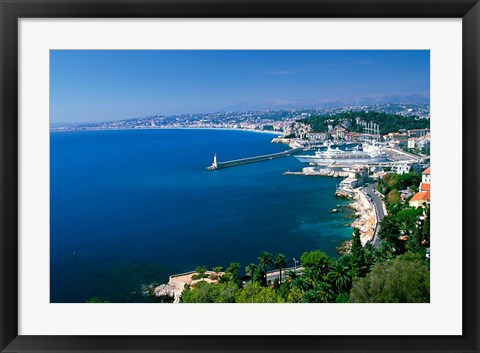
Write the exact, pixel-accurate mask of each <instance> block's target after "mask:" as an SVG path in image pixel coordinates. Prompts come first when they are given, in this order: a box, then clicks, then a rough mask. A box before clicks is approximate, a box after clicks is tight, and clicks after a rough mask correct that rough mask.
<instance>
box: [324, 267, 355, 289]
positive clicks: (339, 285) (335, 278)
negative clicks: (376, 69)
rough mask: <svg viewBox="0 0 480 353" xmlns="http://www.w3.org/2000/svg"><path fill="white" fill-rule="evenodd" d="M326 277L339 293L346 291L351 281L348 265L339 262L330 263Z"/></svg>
mask: <svg viewBox="0 0 480 353" xmlns="http://www.w3.org/2000/svg"><path fill="white" fill-rule="evenodd" d="M328 278H329V279H330V280H331V282H332V283H333V284H334V285H335V288H336V289H337V291H338V292H339V293H341V292H345V291H347V290H348V287H349V286H350V284H351V281H352V278H351V276H350V273H349V271H348V267H345V266H343V265H342V264H341V263H339V262H336V263H335V264H333V265H332V269H331V271H330V272H329V273H328Z"/></svg>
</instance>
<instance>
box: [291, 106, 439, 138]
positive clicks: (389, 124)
mask: <svg viewBox="0 0 480 353" xmlns="http://www.w3.org/2000/svg"><path fill="white" fill-rule="evenodd" d="M357 118H361V120H362V121H365V122H368V123H370V122H373V123H376V124H378V125H380V134H382V135H384V134H388V133H390V132H397V131H399V130H402V129H404V130H411V129H425V128H429V127H430V120H429V119H422V118H419V117H418V116H403V115H397V114H387V113H381V112H374V111H368V112H365V111H360V112H353V111H350V112H345V113H340V114H334V115H327V116H311V117H308V118H306V119H301V120H299V122H301V123H304V124H307V125H310V126H311V128H312V132H327V131H328V125H332V126H333V127H344V128H346V129H348V130H349V131H353V132H360V133H362V132H363V126H361V125H360V124H357Z"/></svg>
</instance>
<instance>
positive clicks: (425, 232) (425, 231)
mask: <svg viewBox="0 0 480 353" xmlns="http://www.w3.org/2000/svg"><path fill="white" fill-rule="evenodd" d="M422 244H425V246H426V247H429V246H430V206H427V207H426V209H425V220H424V221H423V225H422Z"/></svg>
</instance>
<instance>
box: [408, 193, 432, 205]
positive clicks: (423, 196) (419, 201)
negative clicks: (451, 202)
mask: <svg viewBox="0 0 480 353" xmlns="http://www.w3.org/2000/svg"><path fill="white" fill-rule="evenodd" d="M408 203H409V204H410V206H411V207H421V206H423V205H424V204H425V203H426V204H427V205H429V204H430V191H420V192H417V193H416V194H415V195H414V196H413V197H412V198H411V199H410V201H409V202H408Z"/></svg>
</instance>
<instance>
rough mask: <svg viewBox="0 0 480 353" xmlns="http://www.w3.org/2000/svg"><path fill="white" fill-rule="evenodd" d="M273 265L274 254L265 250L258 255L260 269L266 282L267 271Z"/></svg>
mask: <svg viewBox="0 0 480 353" xmlns="http://www.w3.org/2000/svg"><path fill="white" fill-rule="evenodd" d="M272 265H273V256H272V254H270V253H269V252H267V251H264V252H262V253H261V254H260V256H259V257H258V269H259V270H260V272H261V273H262V276H263V282H264V284H266V283H267V271H268V270H269V269H270V267H272Z"/></svg>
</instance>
